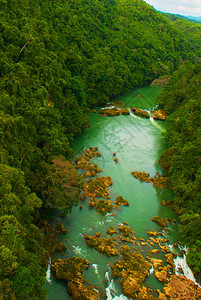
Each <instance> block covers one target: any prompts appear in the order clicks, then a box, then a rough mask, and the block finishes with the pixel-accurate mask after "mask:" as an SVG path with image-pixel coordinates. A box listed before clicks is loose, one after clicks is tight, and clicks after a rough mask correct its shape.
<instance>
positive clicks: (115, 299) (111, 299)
mask: <svg viewBox="0 0 201 300" xmlns="http://www.w3.org/2000/svg"><path fill="white" fill-rule="evenodd" d="M105 278H106V279H107V281H108V283H109V285H108V287H107V288H106V289H105V292H106V296H107V298H106V300H129V299H128V298H127V297H126V296H124V295H120V296H118V295H117V291H116V289H115V284H114V280H113V279H112V280H111V281H110V278H109V272H106V273H105Z"/></svg>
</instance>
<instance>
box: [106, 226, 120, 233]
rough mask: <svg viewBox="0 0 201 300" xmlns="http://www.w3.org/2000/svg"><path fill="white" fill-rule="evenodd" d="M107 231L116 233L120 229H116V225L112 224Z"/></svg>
mask: <svg viewBox="0 0 201 300" xmlns="http://www.w3.org/2000/svg"><path fill="white" fill-rule="evenodd" d="M107 233H108V234H110V235H113V234H115V233H118V230H116V229H115V228H114V226H110V228H109V229H108V230H107Z"/></svg>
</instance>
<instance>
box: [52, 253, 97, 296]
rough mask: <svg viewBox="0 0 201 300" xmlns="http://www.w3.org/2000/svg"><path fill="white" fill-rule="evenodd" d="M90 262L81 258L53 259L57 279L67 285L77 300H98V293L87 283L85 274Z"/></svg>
mask: <svg viewBox="0 0 201 300" xmlns="http://www.w3.org/2000/svg"><path fill="white" fill-rule="evenodd" d="M89 265H90V263H89V261H88V260H86V259H83V258H80V257H72V258H70V259H67V258H65V259H53V260H52V265H51V271H52V272H53V273H54V274H55V276H56V278H57V279H61V280H64V281H65V282H66V283H67V291H68V293H69V294H70V295H72V299H75V300H80V299H83V300H98V299H99V296H98V292H97V290H95V289H94V288H93V286H92V285H91V284H90V283H89V282H87V281H86V279H85V278H84V275H83V272H84V270H85V269H87V268H88V267H89Z"/></svg>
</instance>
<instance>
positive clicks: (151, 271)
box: [149, 266, 154, 274]
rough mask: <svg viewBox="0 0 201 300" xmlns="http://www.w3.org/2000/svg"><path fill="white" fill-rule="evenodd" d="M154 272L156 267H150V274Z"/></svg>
mask: <svg viewBox="0 0 201 300" xmlns="http://www.w3.org/2000/svg"><path fill="white" fill-rule="evenodd" d="M153 273H154V267H153V266H152V267H151V269H149V274H153Z"/></svg>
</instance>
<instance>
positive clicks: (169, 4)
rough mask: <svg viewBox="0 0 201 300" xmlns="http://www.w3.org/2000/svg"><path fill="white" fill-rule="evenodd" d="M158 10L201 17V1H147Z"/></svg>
mask: <svg viewBox="0 0 201 300" xmlns="http://www.w3.org/2000/svg"><path fill="white" fill-rule="evenodd" d="M145 1H146V2H147V3H148V4H150V5H152V6H154V7H155V8H156V9H157V10H160V11H163V12H169V13H174V14H180V15H185V16H188V15H190V16H201V0H145Z"/></svg>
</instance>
